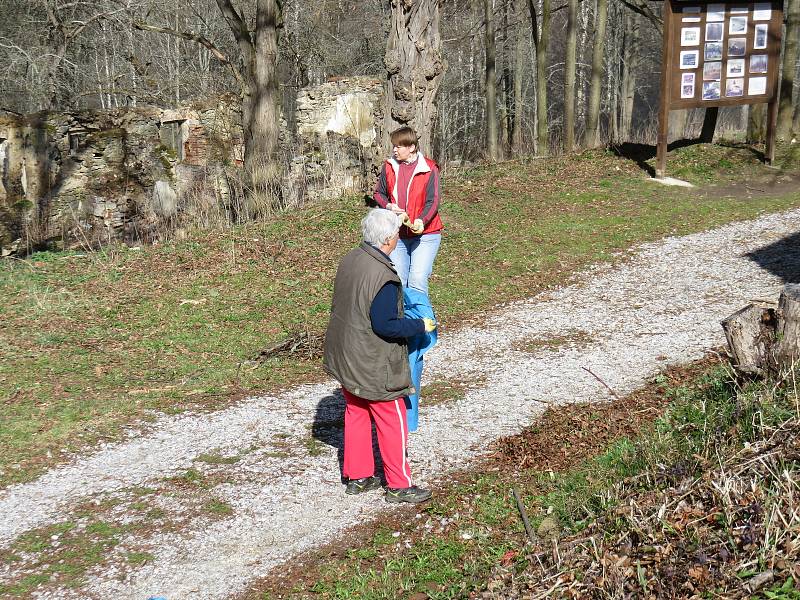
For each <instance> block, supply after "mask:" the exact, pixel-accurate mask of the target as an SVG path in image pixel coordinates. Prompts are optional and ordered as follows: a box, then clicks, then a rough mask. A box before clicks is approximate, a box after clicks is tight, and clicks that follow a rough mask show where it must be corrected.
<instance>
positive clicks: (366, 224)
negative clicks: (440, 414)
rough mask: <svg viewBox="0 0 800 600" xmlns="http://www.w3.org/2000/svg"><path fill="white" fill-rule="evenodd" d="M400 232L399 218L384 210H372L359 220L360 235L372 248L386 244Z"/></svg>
mask: <svg viewBox="0 0 800 600" xmlns="http://www.w3.org/2000/svg"><path fill="white" fill-rule="evenodd" d="M398 231H400V218H399V217H398V216H397V215H395V214H394V213H393V212H392V211H390V210H386V209H385V208H373V209H371V210H370V211H369V212H368V213H367V216H365V217H364V218H363V219H361V235H362V236H363V238H364V241H365V242H367V243H368V244H372V245H373V246H382V245H384V244H388V243H389V240H391V239H392V238H393V237H394V236H395V235H396V234H397V232H398Z"/></svg>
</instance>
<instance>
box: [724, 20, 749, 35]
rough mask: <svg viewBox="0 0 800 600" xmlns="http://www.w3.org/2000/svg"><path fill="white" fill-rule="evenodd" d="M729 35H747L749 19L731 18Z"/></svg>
mask: <svg viewBox="0 0 800 600" xmlns="http://www.w3.org/2000/svg"><path fill="white" fill-rule="evenodd" d="M728 33H729V34H731V35H741V34H743V33H747V17H731V20H730V21H728Z"/></svg>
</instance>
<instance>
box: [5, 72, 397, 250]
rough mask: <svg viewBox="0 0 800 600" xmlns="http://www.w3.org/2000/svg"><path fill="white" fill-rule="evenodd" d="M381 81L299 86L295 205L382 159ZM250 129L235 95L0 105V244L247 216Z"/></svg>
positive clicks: (291, 147)
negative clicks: (72, 107) (54, 106)
mask: <svg viewBox="0 0 800 600" xmlns="http://www.w3.org/2000/svg"><path fill="white" fill-rule="evenodd" d="M382 98H383V86H382V84H381V82H379V81H377V80H373V79H368V78H351V79H341V80H338V81H332V82H329V83H325V84H322V85H319V86H315V87H312V88H306V89H304V90H302V91H301V92H300V94H299V95H298V99H297V107H298V108H297V112H296V114H295V115H294V117H295V119H294V120H295V122H296V131H295V132H289V131H285V132H284V135H283V136H282V144H283V146H284V152H282V154H283V156H284V157H285V160H286V164H285V165H284V167H285V173H286V179H285V183H284V186H285V190H284V194H286V195H287V196H288V197H291V198H293V204H294V205H299V204H301V203H303V202H306V201H314V200H316V199H326V200H330V199H332V198H336V197H339V196H342V195H343V194H348V193H358V192H363V191H366V189H367V188H368V187H369V186H370V185H371V183H372V181H373V180H374V172H375V170H376V166H377V165H378V164H379V161H380V158H381V154H382V151H381V149H380V139H381V132H380V123H381V114H380V109H381V106H382V104H383V102H382ZM243 148H244V144H243V136H242V128H241V123H240V118H239V112H238V106H237V105H236V103H235V102H233V101H231V100H230V99H229V100H228V101H221V100H220V101H218V102H216V103H213V104H212V103H206V104H205V105H199V104H198V105H194V106H188V107H185V108H181V109H178V110H164V109H159V108H155V107H146V108H124V109H111V110H92V111H80V112H72V113H48V112H44V113H36V114H30V115H17V114H10V113H0V247H2V251H3V254H4V255H7V254H10V253H12V252H18V251H29V250H30V249H32V248H33V247H36V246H40V245H44V244H48V245H55V246H56V247H84V248H90V247H96V246H98V245H101V244H104V243H109V242H114V241H123V242H138V241H145V242H147V241H150V240H154V239H158V238H159V237H162V236H163V235H165V234H166V233H167V232H169V231H170V228H174V227H176V226H179V225H183V224H192V225H200V226H203V225H212V224H214V223H219V222H233V221H237V220H241V219H242V218H246V216H247V215H246V214H243V213H244V212H246V203H245V202H244V201H243V198H244V196H245V193H244V190H243V189H242V180H243V178H242V176H241V175H242V174H241V169H242V164H243V159H244V156H243V152H244V150H243Z"/></svg>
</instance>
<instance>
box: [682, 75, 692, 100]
mask: <svg viewBox="0 0 800 600" xmlns="http://www.w3.org/2000/svg"><path fill="white" fill-rule="evenodd" d="M681 98H694V73H683V75H682V76H681Z"/></svg>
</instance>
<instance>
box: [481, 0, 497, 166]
mask: <svg viewBox="0 0 800 600" xmlns="http://www.w3.org/2000/svg"><path fill="white" fill-rule="evenodd" d="M492 12H493V7H492V0H483V19H484V22H483V23H484V32H485V35H484V42H485V45H486V71H485V73H484V88H485V90H486V156H487V158H488V159H489V160H490V161H493V162H494V161H496V160H499V152H498V149H497V83H496V80H495V78H496V72H495V46H494V42H495V40H494V38H495V31H494V19H493V18H492Z"/></svg>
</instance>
